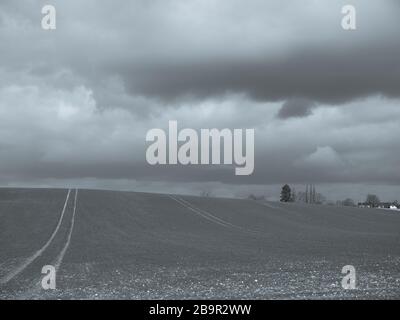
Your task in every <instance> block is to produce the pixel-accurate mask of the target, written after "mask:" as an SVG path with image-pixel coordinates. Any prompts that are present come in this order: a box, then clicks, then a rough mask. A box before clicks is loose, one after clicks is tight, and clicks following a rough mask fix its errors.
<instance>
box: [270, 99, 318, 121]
mask: <svg viewBox="0 0 400 320" xmlns="http://www.w3.org/2000/svg"><path fill="white" fill-rule="evenodd" d="M314 107H315V103H314V102H312V101H310V100H306V99H291V100H288V101H286V102H285V103H284V104H283V105H282V108H281V109H280V110H279V113H278V117H279V118H281V119H288V118H301V117H306V116H308V115H310V114H311V112H312V109H313V108H314Z"/></svg>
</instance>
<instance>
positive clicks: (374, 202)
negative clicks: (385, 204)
mask: <svg viewBox="0 0 400 320" xmlns="http://www.w3.org/2000/svg"><path fill="white" fill-rule="evenodd" d="M380 202H381V201H380V200H379V198H378V196H377V195H376V194H369V195H367V199H366V200H365V203H366V204H368V205H369V206H370V207H371V208H376V207H377V206H378V205H379V203H380Z"/></svg>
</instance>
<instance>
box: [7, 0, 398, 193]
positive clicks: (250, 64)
mask: <svg viewBox="0 0 400 320" xmlns="http://www.w3.org/2000/svg"><path fill="white" fill-rule="evenodd" d="M128 2H129V3H128ZM348 3H350V4H353V5H354V6H355V7H356V10H357V30H355V31H345V30H343V29H342V28H341V18H342V14H341V8H342V6H343V5H344V4H348ZM45 4H53V5H54V6H55V7H56V10H57V29H56V30H53V31H44V30H42V29H41V18H42V14H41V8H42V6H43V5H45ZM399 30H400V2H399V1H396V0H393V1H392V0H379V1H378V0H372V1H368V2H366V1H355V0H352V1H317V0H302V1H265V0H246V1H244V0H241V1H239V0H226V1H223V0H218V1H217V0H214V1H211V0H195V1H193V0H191V1H188V0H135V1H122V0H121V1H116V0H112V1H111V0H103V1H101V2H100V1H94V0H85V1H81V0H80V1H78V0H69V1H54V0H53V1H50V0H48V1H33V0H32V1H29V0H24V1H15V0H1V2H0V122H1V125H0V185H2V186H58V187H60V186H61V187H62V186H83V187H102V188H116V189H134V190H145V191H156V192H185V193H194V194H196V193H199V192H200V191H201V190H203V189H208V190H212V191H213V192H214V193H215V194H217V195H224V196H225V195H226V196H232V195H233V196H235V195H241V196H243V195H246V193H250V192H255V193H259V194H266V195H267V196H269V197H270V198H271V199H273V198H274V197H277V196H278V194H277V193H278V192H279V185H281V184H282V183H292V184H294V185H296V186H297V188H300V189H301V188H302V187H301V185H302V184H304V183H315V184H316V185H317V186H318V187H319V188H320V189H319V190H322V191H324V192H326V193H328V194H327V196H328V198H331V199H333V200H336V199H338V198H341V197H344V196H346V195H350V196H352V197H354V198H355V199H356V200H362V198H363V197H364V196H365V194H366V193H368V192H376V193H379V195H380V196H381V198H383V199H385V200H394V199H396V198H397V199H399V200H400V188H399V183H400V170H399V169H400V143H399V136H400V34H399ZM168 120H177V121H178V127H179V128H181V129H182V128H186V127H190V128H195V129H200V128H214V127H215V128H220V129H223V128H231V129H234V128H243V129H244V128H254V129H255V135H256V136H255V140H256V143H255V171H254V174H253V175H251V176H247V177H238V176H235V175H234V170H233V169H232V168H226V167H225V166H221V167H218V166H217V167H215V166H190V167H184V166H175V167H172V166H166V167H153V166H150V165H148V164H147V163H146V161H145V150H146V147H147V146H148V144H146V141H145V136H146V132H147V131H148V130H149V129H152V128H167V126H168Z"/></svg>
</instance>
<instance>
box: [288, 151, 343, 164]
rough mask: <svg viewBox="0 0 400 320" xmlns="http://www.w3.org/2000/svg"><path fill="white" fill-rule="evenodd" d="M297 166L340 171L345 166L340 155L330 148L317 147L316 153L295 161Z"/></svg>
mask: <svg viewBox="0 0 400 320" xmlns="http://www.w3.org/2000/svg"><path fill="white" fill-rule="evenodd" d="M295 164H296V165H297V166H299V167H306V168H313V167H316V168H323V169H329V168H334V169H340V167H343V166H344V165H345V163H344V161H343V159H342V158H341V157H340V155H339V154H338V153H337V152H336V151H335V150H334V149H333V148H332V147H330V146H324V147H317V150H315V152H313V153H311V154H309V155H307V156H305V157H303V158H302V159H300V160H298V161H295Z"/></svg>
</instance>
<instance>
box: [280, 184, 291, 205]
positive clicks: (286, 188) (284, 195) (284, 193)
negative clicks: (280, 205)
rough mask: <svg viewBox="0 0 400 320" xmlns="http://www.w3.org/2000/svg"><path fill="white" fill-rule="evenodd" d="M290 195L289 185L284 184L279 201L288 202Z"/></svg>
mask: <svg viewBox="0 0 400 320" xmlns="http://www.w3.org/2000/svg"><path fill="white" fill-rule="evenodd" d="M291 197H292V192H291V190H290V187H289V185H287V184H285V185H284V186H283V187H282V191H281V202H289V201H290V199H291Z"/></svg>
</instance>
